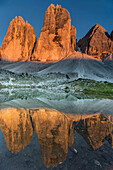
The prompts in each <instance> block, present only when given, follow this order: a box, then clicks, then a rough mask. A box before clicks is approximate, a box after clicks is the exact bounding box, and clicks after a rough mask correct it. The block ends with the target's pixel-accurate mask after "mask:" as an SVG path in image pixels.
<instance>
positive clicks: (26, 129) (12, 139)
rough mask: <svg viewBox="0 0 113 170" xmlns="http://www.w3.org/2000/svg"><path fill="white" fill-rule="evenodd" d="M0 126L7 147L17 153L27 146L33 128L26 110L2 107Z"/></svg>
mask: <svg viewBox="0 0 113 170" xmlns="http://www.w3.org/2000/svg"><path fill="white" fill-rule="evenodd" d="M0 126H1V130H2V132H3V134H4V138H5V141H6V144H7V147H8V149H9V150H10V151H11V152H12V153H13V152H15V153H18V152H19V151H20V149H22V147H23V148H24V147H25V146H27V145H28V144H29V143H30V142H31V139H32V136H33V128H32V123H31V120H30V115H29V112H28V110H25V109H16V108H9V109H2V110H1V111H0Z"/></svg>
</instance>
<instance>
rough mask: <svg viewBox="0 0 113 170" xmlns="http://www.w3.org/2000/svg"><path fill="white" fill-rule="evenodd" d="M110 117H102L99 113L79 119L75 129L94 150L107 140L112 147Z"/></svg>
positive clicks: (112, 126)
mask: <svg viewBox="0 0 113 170" xmlns="http://www.w3.org/2000/svg"><path fill="white" fill-rule="evenodd" d="M111 119H112V117H110V116H109V117H108V118H106V117H104V116H101V115H100V114H97V115H94V116H92V117H90V118H86V119H84V120H80V121H79V123H78V124H77V126H76V131H77V132H78V133H79V134H80V135H81V136H83V138H84V139H85V141H86V142H87V144H88V145H91V147H92V148H93V149H94V150H95V149H98V148H100V147H101V146H102V145H103V144H104V140H107V141H108V142H109V143H110V144H111V146H112V148H113V123H112V122H111Z"/></svg>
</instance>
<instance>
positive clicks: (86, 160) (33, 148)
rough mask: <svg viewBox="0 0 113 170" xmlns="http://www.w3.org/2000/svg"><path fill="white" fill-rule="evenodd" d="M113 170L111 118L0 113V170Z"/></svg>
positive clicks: (27, 111) (53, 112) (31, 111)
mask: <svg viewBox="0 0 113 170" xmlns="http://www.w3.org/2000/svg"><path fill="white" fill-rule="evenodd" d="M6 169H9V170H15V169H16V170H20V169H21V170H29V169H32V170H34V169H39V170H40V169H41V170H44V169H66V170H67V169H70V170H71V169H72V170H74V169H76V170H77V169H86V170H89V169H96V170H98V169H109V170H111V169H113V116H111V115H109V114H102V113H95V114H90V115H88V114H65V113H61V112H59V111H57V110H55V109H49V108H35V109H24V108H10V107H9V108H4V109H1V110H0V170H6Z"/></svg>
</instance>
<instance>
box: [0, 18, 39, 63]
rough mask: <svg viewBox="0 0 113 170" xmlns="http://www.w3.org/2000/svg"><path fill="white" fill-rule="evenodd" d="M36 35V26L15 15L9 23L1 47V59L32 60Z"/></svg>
mask: <svg viewBox="0 0 113 170" xmlns="http://www.w3.org/2000/svg"><path fill="white" fill-rule="evenodd" d="M35 41H36V35H35V31H34V28H33V27H32V26H31V25H30V24H29V23H28V22H26V23H25V21H24V20H23V18H22V17H18V18H17V17H15V19H13V20H12V21H11V23H10V25H9V28H8V31H7V34H6V36H5V38H4V40H3V43H2V47H1V59H2V60H8V61H26V60H30V57H31V54H32V50H33V47H34V43H35Z"/></svg>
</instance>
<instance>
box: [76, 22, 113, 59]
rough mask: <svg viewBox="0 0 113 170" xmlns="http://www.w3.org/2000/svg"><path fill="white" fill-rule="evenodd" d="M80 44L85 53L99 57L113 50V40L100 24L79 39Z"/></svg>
mask: <svg viewBox="0 0 113 170" xmlns="http://www.w3.org/2000/svg"><path fill="white" fill-rule="evenodd" d="M111 37H112V35H111ZM78 46H79V48H80V50H81V51H82V52H83V53H86V54H89V55H92V56H93V57H95V58H98V59H100V58H103V57H104V56H107V55H108V54H110V53H112V52H113V41H112V40H111V39H110V36H109V34H108V33H107V31H106V30H105V29H104V28H103V27H102V26H100V25H98V24H96V25H95V26H94V27H92V28H91V30H90V31H89V32H88V33H87V34H86V35H85V37H83V38H82V39H80V40H79V42H78Z"/></svg>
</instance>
